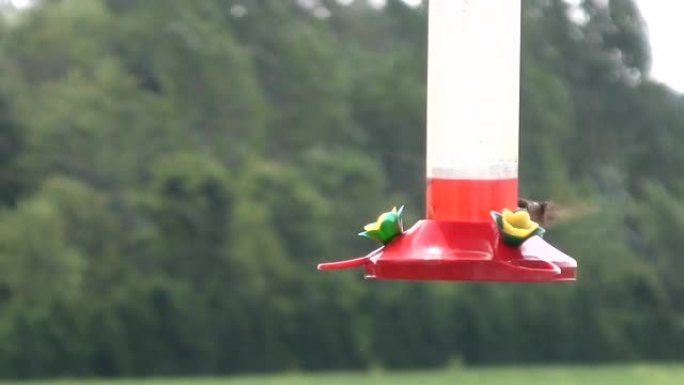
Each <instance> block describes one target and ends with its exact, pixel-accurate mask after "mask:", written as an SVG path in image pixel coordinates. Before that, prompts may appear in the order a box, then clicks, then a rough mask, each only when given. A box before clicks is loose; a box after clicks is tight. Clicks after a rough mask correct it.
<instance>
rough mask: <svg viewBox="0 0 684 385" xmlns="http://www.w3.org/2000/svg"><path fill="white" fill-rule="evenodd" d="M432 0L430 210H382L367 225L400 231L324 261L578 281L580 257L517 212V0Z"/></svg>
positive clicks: (386, 274)
mask: <svg viewBox="0 0 684 385" xmlns="http://www.w3.org/2000/svg"><path fill="white" fill-rule="evenodd" d="M428 7H429V15H428V16H429V20H428V21H429V24H428V25H429V27H428V98H427V99H428V100H427V162H426V163H427V170H426V177H427V178H426V179H427V186H426V187H427V189H426V219H423V220H420V221H418V222H417V223H416V224H414V225H413V226H412V227H411V228H410V229H408V230H406V231H403V225H402V223H401V218H400V216H401V210H399V211H398V214H399V215H398V217H396V218H395V217H391V219H396V221H395V222H394V223H395V226H394V227H392V226H390V225H391V224H392V223H386V224H385V227H382V225H383V224H382V220H381V219H382V218H388V216H387V215H386V214H389V213H385V214H383V215H385V217H383V215H381V217H380V218H378V222H377V223H376V224H374V225H373V226H371V225H367V229H366V231H365V232H366V233H367V232H368V229H370V230H375V231H376V233H378V234H380V233H379V232H378V231H379V230H378V229H381V228H386V229H392V228H394V229H399V230H398V233H394V234H392V233H391V232H390V233H389V234H391V236H385V237H379V236H376V237H375V239H378V240H379V241H381V242H382V243H383V245H382V246H381V247H380V248H378V249H377V250H375V251H373V252H371V253H370V254H368V255H366V256H364V257H361V258H356V259H351V260H346V261H339V262H329V263H321V264H319V265H318V269H319V270H335V269H346V268H354V267H363V268H364V270H365V276H366V277H367V278H375V279H403V280H456V281H509V282H554V281H574V280H575V279H576V271H577V262H576V261H575V260H574V259H573V258H571V257H569V256H568V255H566V254H564V253H563V252H561V251H560V250H558V249H556V248H555V247H553V246H552V245H550V244H549V243H547V242H546V241H545V240H544V239H543V238H542V235H543V232H544V230H543V229H542V228H539V227H538V226H535V224H534V223H533V222H529V217H527V218H524V215H525V214H527V213H518V212H514V211H515V209H516V208H517V202H518V119H519V89H520V86H519V82H520V75H519V72H520V28H521V25H520V19H521V0H430V1H429V2H428ZM540 167H543V165H540ZM393 211H394V212H395V213H396V212H397V210H393ZM390 213H391V212H390ZM504 222H505V224H504ZM397 225H398V226H397ZM369 226H370V227H369ZM383 234H384V233H383ZM362 235H365V236H368V234H363V233H362Z"/></svg>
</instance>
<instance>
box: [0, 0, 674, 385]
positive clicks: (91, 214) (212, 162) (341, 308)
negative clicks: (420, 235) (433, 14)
mask: <svg viewBox="0 0 684 385" xmlns="http://www.w3.org/2000/svg"><path fill="white" fill-rule="evenodd" d="M1 3H2V2H1V1H0V6H2V5H1ZM571 7H573V6H571V5H569V4H568V3H567V2H565V1H562V0H530V1H527V0H526V1H525V2H524V9H523V12H524V13H523V46H522V73H521V85H522V87H521V88H522V89H521V127H522V131H521V166H520V178H521V195H525V196H533V197H540V198H543V197H550V198H552V199H558V200H561V201H586V203H588V204H589V205H594V206H597V207H598V209H597V210H596V212H595V213H594V214H592V215H589V216H586V217H582V218H578V219H576V220H574V221H571V222H567V223H565V224H560V225H559V226H557V227H554V228H552V229H549V231H548V232H547V234H546V238H547V239H549V240H550V241H551V242H553V243H554V244H557V245H559V247H560V248H561V249H563V250H565V251H567V252H568V254H570V255H573V256H576V257H577V258H578V260H579V263H580V277H579V281H578V282H577V283H575V284H569V285H525V286H514V285H503V284H500V285H497V284H488V285H483V284H455V283H427V282H423V283H412V282H365V281H363V280H361V279H360V278H359V277H358V272H353V271H352V272H339V273H335V274H323V273H319V272H317V271H316V270H315V265H316V263H317V262H320V261H327V260H338V259H343V258H349V257H352V256H357V255H359V254H362V253H364V252H365V251H367V250H372V248H374V247H377V244H376V243H375V242H373V241H371V240H368V239H363V238H360V237H358V236H357V235H356V234H357V232H358V231H359V229H360V228H361V227H362V226H363V225H365V224H366V223H369V222H371V221H373V220H374V219H375V218H377V215H378V214H379V213H381V212H385V211H388V210H391V208H392V207H393V206H397V207H398V206H401V205H405V206H406V209H405V213H404V224H405V227H407V228H408V227H409V226H410V225H411V224H412V223H413V221H414V220H416V219H418V218H420V217H422V215H423V214H422V211H423V205H424V202H423V195H424V192H423V188H424V151H425V149H424V147H425V146H424V135H423V133H424V125H425V123H424V122H425V94H426V92H425V70H426V65H425V53H426V12H425V10H426V9H425V7H424V6H420V7H417V8H411V7H408V6H406V5H404V4H403V3H402V2H401V1H398V0H392V1H388V2H387V5H386V7H384V8H380V9H376V8H373V7H371V6H370V5H369V4H368V3H367V2H365V1H355V2H352V3H351V4H347V5H343V4H340V3H338V2H337V1H332V0H330V1H327V0H326V1H320V2H303V1H295V0H287V1H285V0H283V1H281V0H270V1H258V2H257V1H253V2H244V1H233V0H202V1H193V2H190V1H180V0H173V1H162V0H153V1H145V2H136V1H129V0H87V1H86V0H53V1H41V2H38V3H37V5H35V6H34V7H32V8H30V9H28V10H24V11H20V12H13V13H11V17H10V16H9V13H2V11H0V15H2V16H0V18H2V22H1V23H0V341H3V343H2V344H1V346H0V376H4V377H36V376H49V375H65V376H66V375H68V376H93V375H111V376H123V375H148V374H150V375H151V374H156V375H160V374H198V373H205V374H216V373H235V372H245V371H274V370H300V369H307V370H308V369H311V370H313V369H349V368H383V367H389V368H398V367H401V368H406V367H435V366H444V365H454V363H457V364H459V365H460V364H461V363H465V364H470V363H475V364H482V363H512V362H550V361H559V360H562V361H572V362H578V361H592V362H595V361H614V360H637V359H653V360H656V359H662V360H673V359H682V358H684V349H683V347H684V321H683V320H684V301H682V298H684V284H683V283H682V282H684V281H682V280H681V278H680V277H681V272H682V270H684V262H682V261H683V260H682V258H680V254H681V253H680V250H681V249H682V248H683V247H684V243H683V242H682V239H683V238H682V237H681V236H680V234H679V232H680V230H681V229H682V228H684V184H683V183H682V179H681V175H680V173H681V170H682V169H684V157H683V156H682V154H683V153H684V152H683V151H682V149H683V148H684V131H682V129H681V128H682V125H683V124H684V99H683V98H682V97H681V95H676V94H673V93H672V92H671V91H670V90H668V89H666V88H665V87H663V86H662V85H659V84H656V83H653V82H651V81H649V80H648V79H647V75H648V71H649V63H650V53H649V49H648V44H647V39H646V34H645V31H644V25H643V21H642V20H641V17H640V16H639V14H638V10H637V8H636V7H635V5H634V2H633V1H630V0H625V1H610V2H597V1H584V2H580V4H579V5H577V6H576V7H577V9H575V10H574V11H572V12H571ZM571 15H581V16H583V17H582V18H581V19H576V18H572V17H571ZM493 113H495V111H493ZM629 378H631V377H629ZM416 381H419V380H416ZM347 382H348V380H347ZM547 382H549V381H547ZM413 383H415V381H413Z"/></svg>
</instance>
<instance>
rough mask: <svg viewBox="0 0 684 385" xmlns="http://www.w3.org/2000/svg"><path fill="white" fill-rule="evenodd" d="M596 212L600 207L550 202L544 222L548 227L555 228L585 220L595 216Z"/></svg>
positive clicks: (578, 203) (580, 203)
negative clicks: (592, 215)
mask: <svg viewBox="0 0 684 385" xmlns="http://www.w3.org/2000/svg"><path fill="white" fill-rule="evenodd" d="M596 211H598V207H596V206H593V205H591V204H587V203H584V202H575V203H556V202H548V204H547V206H546V212H545V215H544V222H545V223H546V225H547V227H553V226H556V225H561V224H564V223H569V222H572V221H575V220H579V219H582V218H585V217H587V216H589V215H591V214H594V213H595V212H596Z"/></svg>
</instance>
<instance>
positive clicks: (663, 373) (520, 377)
mask: <svg viewBox="0 0 684 385" xmlns="http://www.w3.org/2000/svg"><path fill="white" fill-rule="evenodd" d="M0 384H3V385H14V384H16V385H19V384H21V385H39V384H40V385H68V384H74V385H91V384H92V385H124V384H125V385H162V384H170V385H217V384H221V385H314V384H316V385H318V384H325V385H409V384H410V385H441V384H457V385H484V384H492V385H503V384H506V385H518V384H544V385H587V384H590V385H593V384H597V385H598V384H601V385H612V384H616V385H637V384H638V385H642V384H643V385H684V364H681V365H629V366H597V367H586V366H585V367H570V366H549V367H510V368H478V369H470V368H464V369H453V370H433V371H405V372H404V371H394V372H373V373H321V374H282V375H272V376H271V375H268V376H239V377H221V378H172V379H166V378H155V379H142V380H134V379H130V380H129V379H126V380H66V379H65V380H52V381H28V382H26V381H22V382H7V381H5V382H0Z"/></svg>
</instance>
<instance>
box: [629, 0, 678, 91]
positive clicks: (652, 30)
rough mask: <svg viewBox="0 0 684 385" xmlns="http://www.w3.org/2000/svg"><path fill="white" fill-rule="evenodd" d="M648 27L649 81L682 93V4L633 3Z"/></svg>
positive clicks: (654, 0) (641, 0) (665, 0)
mask: <svg viewBox="0 0 684 385" xmlns="http://www.w3.org/2000/svg"><path fill="white" fill-rule="evenodd" d="M637 4H638V5H639V9H640V10H641V14H642V15H643V16H644V19H646V23H647V24H648V31H649V38H650V41H651V55H652V58H653V66H652V67H651V75H652V77H653V78H655V79H657V80H659V81H661V82H663V83H666V84H667V85H669V86H670V87H672V88H674V89H675V90H677V91H679V92H684V51H683V50H682V48H684V1H682V0H637Z"/></svg>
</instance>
